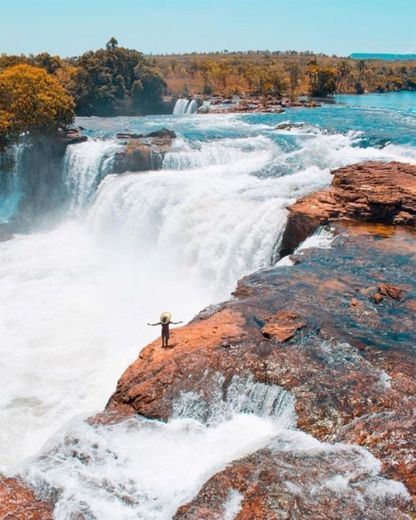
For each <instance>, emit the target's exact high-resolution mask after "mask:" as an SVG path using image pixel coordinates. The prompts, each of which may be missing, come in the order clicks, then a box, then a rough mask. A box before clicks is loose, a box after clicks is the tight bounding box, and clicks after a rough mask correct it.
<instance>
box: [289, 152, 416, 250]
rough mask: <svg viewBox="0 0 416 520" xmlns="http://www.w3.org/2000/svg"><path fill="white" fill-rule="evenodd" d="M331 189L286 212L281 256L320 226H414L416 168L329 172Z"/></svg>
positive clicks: (369, 165) (368, 165)
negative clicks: (351, 222) (352, 222)
mask: <svg viewBox="0 0 416 520" xmlns="http://www.w3.org/2000/svg"><path fill="white" fill-rule="evenodd" d="M332 173H333V174H334V178H333V181H332V186H331V187H330V188H329V189H327V190H322V191H319V192H317V193H313V194H312V195H308V196H307V197H303V198H302V199H299V200H298V201H297V202H296V203H295V204H294V205H293V206H292V207H291V208H290V209H289V219H288V223H287V228H286V231H285V234H284V236H283V240H282V245H281V254H282V256H285V255H287V254H290V253H292V252H293V251H294V250H295V249H296V247H297V246H298V245H299V244H300V243H301V242H303V240H304V239H305V238H306V237H307V236H309V235H310V234H311V232H312V231H313V230H315V229H316V228H317V227H318V226H319V225H322V224H325V223H328V222H332V221H340V220H356V221H359V222H380V223H385V224H395V225H399V224H400V225H415V224H416V166H414V165H410V164H405V163H399V162H390V163H381V162H364V163H361V164H354V165H351V166H346V167H345V168H340V169H338V170H335V171H334V172H332Z"/></svg>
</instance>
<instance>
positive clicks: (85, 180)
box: [64, 139, 122, 212]
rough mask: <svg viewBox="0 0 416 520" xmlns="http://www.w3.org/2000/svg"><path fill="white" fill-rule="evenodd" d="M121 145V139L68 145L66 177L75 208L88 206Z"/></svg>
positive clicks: (73, 209) (73, 208)
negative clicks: (119, 140) (118, 140)
mask: <svg viewBox="0 0 416 520" xmlns="http://www.w3.org/2000/svg"><path fill="white" fill-rule="evenodd" d="M121 149H122V145H120V144H119V143H118V142H117V141H112V140H98V139H97V140H90V141H87V142H85V143H80V144H72V145H69V146H68V147H67V149H66V153H65V157H64V180H65V183H66V187H67V190H68V192H69V193H68V197H69V199H70V210H71V211H72V212H74V211H77V210H79V209H84V208H85V207H86V206H87V204H88V202H89V201H90V198H91V197H92V195H93V194H94V192H95V190H96V189H97V187H98V184H99V183H100V181H101V179H102V178H103V177H104V176H105V175H106V174H107V173H109V172H110V171H111V167H112V163H113V158H114V153H115V152H117V151H118V150H121Z"/></svg>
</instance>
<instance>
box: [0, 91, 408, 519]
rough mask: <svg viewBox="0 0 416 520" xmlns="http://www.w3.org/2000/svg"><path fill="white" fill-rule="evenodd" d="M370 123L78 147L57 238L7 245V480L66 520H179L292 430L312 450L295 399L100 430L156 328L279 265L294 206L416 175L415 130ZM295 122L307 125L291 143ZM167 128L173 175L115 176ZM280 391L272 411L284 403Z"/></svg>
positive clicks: (3, 305) (0, 407) (92, 132)
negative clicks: (400, 164) (217, 482)
mask: <svg viewBox="0 0 416 520" xmlns="http://www.w3.org/2000/svg"><path fill="white" fill-rule="evenodd" d="M185 101H186V100H185ZM182 108H183V107H182ZM182 108H181V112H180V113H181V114H183V113H185V112H186V109H184V110H182ZM381 112H382V111H381ZM177 113H179V112H177ZM360 114H361V115H360V116H358V114H357V109H355V108H348V107H330V108H322V109H317V110H315V111H308V110H303V109H300V110H298V111H291V112H290V113H288V114H282V115H278V116H276V115H263V114H257V115H255V116H254V115H250V116H241V115H239V116H237V115H215V116H214V115H204V116H192V117H187V116H186V115H185V116H184V117H182V118H178V117H172V116H165V117H156V116H155V117H147V118H114V119H106V118H82V119H80V121H79V124H82V126H83V127H85V128H87V130H86V132H87V133H88V135H89V140H88V141H87V142H86V143H82V144H76V145H70V146H69V147H68V148H67V151H66V155H65V157H64V158H63V161H62V169H61V173H60V175H61V176H62V181H61V187H60V188H59V190H60V191H59V190H58V191H59V193H60V195H59V197H58V198H57V200H56V201H55V202H56V206H59V207H60V211H59V212H57V215H58V216H57V217H56V218H55V219H52V220H51V221H53V225H51V226H49V227H46V228H45V225H44V222H43V223H42V226H41V227H39V226H36V225H35V224H34V225H33V226H32V227H31V228H29V230H28V231H27V232H25V233H16V234H15V236H14V237H13V238H12V239H10V240H6V241H4V242H0V337H1V338H2V341H1V344H0V354H1V355H0V374H1V379H2V383H3V394H2V400H1V403H0V414H1V425H2V427H1V429H0V471H2V472H6V473H9V474H12V473H14V472H19V473H21V474H22V475H24V477H25V478H27V479H28V480H29V481H31V482H32V483H34V484H35V485H37V486H38V487H39V489H41V490H43V492H45V493H46V492H49V491H51V490H53V489H60V490H61V495H60V498H59V500H58V505H57V510H56V518H58V519H68V518H71V516H70V515H71V514H72V513H75V512H77V511H80V510H82V511H84V513H85V514H87V516H86V518H110V517H111V518H112V519H127V518H141V519H143V520H151V519H155V520H156V519H169V518H171V516H172V514H173V513H174V511H175V509H176V508H177V506H178V505H180V504H181V503H183V502H184V501H186V500H187V499H189V498H191V497H192V496H193V495H194V494H195V493H196V492H197V491H198V489H199V488H200V487H201V485H202V484H203V482H205V481H206V480H207V478H209V476H211V475H212V474H214V473H215V472H216V471H218V470H219V469H221V468H223V467H224V466H225V465H226V464H227V463H228V462H231V461H232V460H234V459H235V458H238V457H241V456H243V455H245V454H248V453H251V452H252V451H254V450H256V449H258V448H259V447H261V446H264V445H265V444H267V443H268V442H270V440H271V439H272V438H274V437H275V436H276V435H278V434H279V432H283V431H284V432H288V431H292V432H293V436H294V437H293V438H292V439H293V443H294V444H293V445H294V446H295V445H296V443H299V442H303V441H304V442H305V443H306V444H308V443H309V442H312V441H311V440H310V439H309V437H307V436H304V437H302V438H301V439H300V437H299V435H301V434H300V433H299V432H296V433H295V432H294V430H293V428H294V426H295V418H294V415H293V413H292V412H293V402H292V401H291V399H290V396H289V397H287V399H286V398H285V400H283V401H282V402H283V403H284V406H283V405H282V406H281V407H279V413H278V414H273V413H271V412H267V413H265V412H264V411H262V410H263V408H264V407H263V406H262V403H261V402H259V401H258V400H257V401H255V403H257V404H253V403H252V404H251V405H250V406H248V407H247V406H246V407H244V406H243V407H242V406H240V405H238V406H237V405H236V404H235V403H234V404H232V406H231V405H230V406H231V408H230V407H228V408H227V407H226V408H227V410H228V412H227V413H226V414H225V415H221V416H219V418H218V417H217V418H216V420H214V421H211V422H208V423H207V422H206V421H204V420H202V419H201V414H200V412H201V409H202V408H203V404H201V403H200V402H199V401H198V399H196V400H195V399H193V400H192V399H191V400H190V397H192V396H183V399H182V401H181V402H180V403H178V406H177V410H178V413H177V415H176V416H175V418H173V419H172V420H171V421H170V422H169V423H167V424H162V423H158V422H157V421H145V420H143V419H134V420H132V421H130V422H128V423H127V424H124V425H118V426H111V427H100V428H98V429H97V428H92V427H91V426H88V424H87V423H85V422H84V420H83V419H84V418H85V417H87V416H88V415H92V414H94V413H95V412H97V411H99V410H101V409H102V408H103V407H104V406H105V403H106V401H107V400H108V398H109V396H110V395H111V393H112V391H113V390H114V388H115V384H116V381H117V379H118V377H119V376H120V375H121V373H122V372H123V371H124V369H125V368H126V367H127V366H128V364H129V363H130V362H132V361H133V360H134V359H135V358H136V357H137V355H138V352H139V351H140V349H141V348H143V347H144V346H145V345H146V343H148V342H149V341H150V340H152V339H154V338H155V336H156V335H157V331H156V330H155V329H154V328H151V327H147V326H146V323H147V322H148V321H155V320H157V319H158V316H159V314H160V312H161V311H162V310H170V311H171V312H172V313H173V319H177V320H180V319H181V320H184V321H187V320H190V319H191V318H192V317H193V316H194V315H195V314H196V313H197V312H198V311H200V310H201V309H203V308H204V307H205V306H207V305H210V304H213V303H216V302H219V301H221V300H223V299H226V298H227V297H228V296H229V294H230V292H231V291H232V290H233V288H234V286H235V284H236V282H237V280H238V279H239V278H240V277H241V276H243V275H245V274H247V273H250V272H252V271H255V270H257V269H260V268H263V267H269V266H270V265H272V263H274V262H275V261H276V256H275V253H276V246H277V245H278V243H279V240H280V238H281V236H282V233H283V230H284V226H285V223H286V217H287V210H286V208H287V206H288V205H289V204H291V203H293V202H294V201H295V200H296V199H297V198H298V197H300V196H302V195H305V194H307V193H310V192H312V191H315V190H316V189H319V188H321V187H324V186H326V185H328V184H329V183H330V180H331V175H330V169H331V168H335V167H339V166H342V165H345V164H350V163H355V162H358V161H360V160H365V159H381V160H399V161H406V162H414V163H416V148H415V145H416V142H414V141H412V140H411V138H409V135H412V132H414V130H415V129H416V119H415V118H414V117H412V116H409V115H407V114H402V113H400V112H392V113H391V118H390V119H389V123H388V128H386V127H385V124H384V123H383V124H384V126H383V125H382V124H381V122H382V121H385V114H384V113H380V112H379V111H377V110H374V109H369V110H368V112H365V111H364V110H362V109H361V110H360ZM288 120H289V121H293V122H298V121H302V122H303V123H304V125H303V126H302V127H296V128H294V129H287V130H275V129H274V127H275V125H276V124H278V123H280V122H283V121H288ZM392 121H393V122H392ZM394 121H396V122H394ZM162 126H166V127H169V128H172V129H174V130H175V131H176V132H177V134H178V138H177V139H176V140H175V142H174V145H173V147H172V150H171V151H170V152H169V153H168V154H167V155H166V156H165V159H164V164H163V169H162V170H159V171H150V172H140V173H138V172H136V173H135V172H128V173H125V174H123V175H114V174H112V173H111V172H112V160H113V158H114V154H115V153H117V152H118V151H119V150H120V147H121V146H122V145H121V143H120V141H118V140H117V139H116V138H115V137H114V136H115V134H116V133H117V132H118V131H122V130H126V129H127V130H129V131H141V132H147V131H149V130H153V129H157V128H161V127H162ZM392 128H393V129H394V131H393V130H392ZM413 135H415V134H413ZM386 136H388V139H387V137H386ZM21 153H23V152H22V150H21V149H18V150H17V151H16V156H17V159H18V160H17V161H16V167H15V170H14V171H13V172H12V173H8V178H7V180H4V176H3V181H2V184H0V188H1V193H0V216H2V217H1V218H2V219H3V221H7V220H12V218H13V216H14V217H16V215H17V212H18V211H19V210H18V208H19V201H20V200H21V199H22V197H23V198H24V197H26V198H27V197H36V196H37V195H36V190H35V189H34V188H33V187H31V189H30V190H27V191H26V192H25V191H24V183H25V182H29V181H28V180H27V179H26V177H25V172H22V171H21V169H22V168H21V163H20V159H19V158H20V155H19V154H21ZM28 193H29V195H28ZM35 207H36V208H38V207H39V205H35ZM37 211H38V212H40V210H39V209H38V210H37ZM244 384H245V385H246V386H247V385H249V386H250V385H253V384H254V383H253V382H250V381H249V382H245V383H244ZM250 388H251V387H250ZM263 390H264V389H263ZM258 391H259V390H258V389H256V391H255V392H254V394H253V392H252V391H250V392H249V395H250V396H252V395H258V394H257V393H256V392H258ZM264 391H266V390H264ZM271 391H272V394H270V395H271V397H270V395H269V394H267V392H266V394H265V393H264V392H263V394H262V393H261V392H260V395H262V396H263V397H262V398H261V399H260V401H264V399H265V396H266V395H268V396H269V397H268V399H269V398H270V399H274V397H273V395H275V394H273V392H276V396H277V395H280V396H281V394H280V393H279V392H281V390H280V389H278V388H275V389H272V390H271ZM243 394H244V392H243ZM244 395H245V394H244ZM279 399H280V398H279ZM279 402H280V401H279ZM263 404H264V403H263ZM227 406H228V405H227ZM221 409H222V410H223V408H221ZM189 410H191V412H190V411H189ZM198 410H199V412H198ZM302 435H303V434H302ZM296 436H297V437H296ZM299 439H300V440H299ZM308 439H309V440H308ZM314 442H315V441H314ZM45 443H46V445H45ZM74 446H76V447H74ZM74 450H75V451H76V452H77V453H78V455H77V456H76V457H74V456H71V453H73V452H74ZM85 461H88V462H87V463H86V462H85ZM45 490H46V491H45ZM48 490H49V491H48ZM402 491H403V490H402V489H400V490H399V492H402ZM237 499H238V497H234V498H233V500H234V502H235V503H237V505H238V500H237ZM230 500H231V499H230ZM236 500H237V502H236ZM234 502H233V504H234ZM132 504H135V506H136V507H135V508H132ZM234 506H235V504H234ZM234 506H232V507H234ZM230 507H231V506H230ZM235 507H237V506H235ZM109 510H111V515H110V516H109V515H108V511H109ZM134 511H135V512H134ZM105 512H107V513H105ZM88 515H90V516H88ZM106 515H107V516H106Z"/></svg>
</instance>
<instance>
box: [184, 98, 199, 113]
mask: <svg viewBox="0 0 416 520" xmlns="http://www.w3.org/2000/svg"><path fill="white" fill-rule="evenodd" d="M197 109H198V103H197V102H196V100H195V99H192V100H191V101H190V102H189V104H188V106H187V107H186V113H187V114H195V113H196V111H197Z"/></svg>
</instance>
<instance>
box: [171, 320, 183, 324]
mask: <svg viewBox="0 0 416 520" xmlns="http://www.w3.org/2000/svg"><path fill="white" fill-rule="evenodd" d="M171 323H172V325H179V323H183V321H171Z"/></svg>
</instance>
